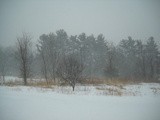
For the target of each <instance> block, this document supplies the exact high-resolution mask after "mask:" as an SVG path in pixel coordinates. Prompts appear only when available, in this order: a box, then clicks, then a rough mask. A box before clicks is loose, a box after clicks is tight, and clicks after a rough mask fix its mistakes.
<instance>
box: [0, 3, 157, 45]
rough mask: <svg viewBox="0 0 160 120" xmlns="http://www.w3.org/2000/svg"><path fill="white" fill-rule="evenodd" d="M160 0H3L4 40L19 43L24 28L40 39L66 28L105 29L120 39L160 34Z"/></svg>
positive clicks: (0, 33)
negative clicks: (41, 36)
mask: <svg viewBox="0 0 160 120" xmlns="http://www.w3.org/2000/svg"><path fill="white" fill-rule="evenodd" d="M159 11H160V1H159V0H149V1H148V0H141V1H138V0H134V1H133V0H128V1H126V0H121V1H111V0H87V1H86V0H79V1H78V0H61V1H59V0H34V1H31V0H26V1H24V0H14V1H12V0H1V1H0V44H1V45H2V46H10V45H13V44H15V41H16V37H17V36H19V35H20V34H21V33H22V32H24V31H25V32H28V33H30V34H31V35H32V37H33V39H32V42H33V43H36V41H37V39H38V38H39V36H40V35H41V34H43V33H45V34H48V33H50V32H55V31H56V30H59V29H64V30H65V31H66V32H67V33H68V35H79V34H81V33H82V32H85V33H86V34H88V35H90V34H94V35H98V34H99V33H102V34H103V35H104V36H105V38H106V39H107V40H108V41H111V42H113V43H117V42H119V41H120V40H122V39H125V38H127V37H128V36H132V38H133V39H141V40H145V39H148V38H149V37H150V36H153V37H154V38H155V41H159V38H160V34H159V33H160V12H159Z"/></svg>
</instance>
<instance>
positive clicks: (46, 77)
mask: <svg viewBox="0 0 160 120" xmlns="http://www.w3.org/2000/svg"><path fill="white" fill-rule="evenodd" d="M37 49H38V51H39V53H40V56H41V57H42V64H43V65H42V73H43V75H44V77H45V79H46V82H47V84H48V76H47V74H48V71H47V63H46V58H45V56H44V50H43V49H42V46H40V45H37Z"/></svg>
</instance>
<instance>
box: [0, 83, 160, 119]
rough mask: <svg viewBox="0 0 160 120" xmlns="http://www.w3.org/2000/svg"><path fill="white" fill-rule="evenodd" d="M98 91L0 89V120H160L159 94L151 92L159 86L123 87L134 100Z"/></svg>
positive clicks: (56, 88) (30, 88)
mask: <svg viewBox="0 0 160 120" xmlns="http://www.w3.org/2000/svg"><path fill="white" fill-rule="evenodd" d="M97 87H100V86H77V87H76V91H75V92H64V91H71V90H72V89H71V88H70V87H58V86H57V87H55V88H52V89H46V88H36V87H24V86H15V87H7V86H0V120H160V114H159V111H160V94H159V93H157V94H154V92H153V89H152V88H157V89H158V88H159V87H160V85H159V84H156V83H155V84H147V83H145V84H140V85H130V86H125V87H124V89H123V90H126V89H127V90H130V91H132V92H134V91H139V92H140V94H136V95H135V96H133V95H123V96H113V95H106V94H97V93H99V91H101V90H97V89H96V88H97ZM103 87H104V88H107V87H108V86H103ZM112 87H113V86H112ZM90 93H92V94H90Z"/></svg>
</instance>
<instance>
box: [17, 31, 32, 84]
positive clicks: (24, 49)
mask: <svg viewBox="0 0 160 120" xmlns="http://www.w3.org/2000/svg"><path fill="white" fill-rule="evenodd" d="M30 40H31V37H30V36H29V35H28V34H26V33H23V35H22V37H18V38H17V53H16V57H17V60H18V62H19V69H20V75H21V77H22V78H23V80H24V84H25V85H27V78H28V77H29V76H30V72H31V71H30V65H31V58H32V54H31V42H30Z"/></svg>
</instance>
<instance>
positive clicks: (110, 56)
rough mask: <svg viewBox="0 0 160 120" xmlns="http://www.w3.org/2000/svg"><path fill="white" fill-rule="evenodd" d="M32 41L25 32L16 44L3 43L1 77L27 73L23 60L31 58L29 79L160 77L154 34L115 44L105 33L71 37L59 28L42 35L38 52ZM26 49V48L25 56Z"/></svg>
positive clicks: (0, 63) (159, 53)
mask: <svg viewBox="0 0 160 120" xmlns="http://www.w3.org/2000/svg"><path fill="white" fill-rule="evenodd" d="M24 39H27V40H28V43H26V44H28V46H25V45H23V44H22V43H21V42H22V41H23V40H24ZM31 41H32V40H31V37H30V36H29V35H28V34H23V35H22V36H20V37H19V38H17V42H16V47H13V46H12V47H9V48H3V47H2V46H1V48H0V75H1V76H5V75H22V76H23V75H24V71H23V69H24V68H23V67H22V66H21V64H20V62H21V63H22V64H23V63H24V61H23V59H28V60H26V66H27V67H26V69H27V71H26V77H27V78H28V77H30V76H32V77H43V78H45V79H46V80H55V79H56V78H62V79H63V78H64V79H77V80H78V79H79V78H82V77H83V78H84V77H85V78H88V79H92V78H101V77H103V78H111V79H112V78H128V79H134V80H158V78H159V77H160V50H159V49H158V47H160V46H158V44H157V43H156V42H155V40H154V38H153V37H150V38H148V39H147V40H146V41H141V40H135V39H132V37H128V38H127V39H123V40H121V41H120V42H119V44H118V45H114V44H112V43H110V42H108V41H107V40H106V39H105V37H104V36H103V34H99V35H98V36H96V37H95V36H94V35H89V36H88V35H86V34H85V33H82V34H80V35H74V36H73V35H71V36H68V35H67V33H66V32H65V31H64V30H58V31H56V33H49V34H42V35H41V36H40V37H39V39H38V41H37V44H36V47H37V48H36V51H32V49H31V44H32V43H31ZM20 45H22V46H21V47H20ZM23 50H24V51H25V50H26V51H25V52H26V53H25V52H24V53H25V54H26V55H24V56H22V52H23ZM19 68H20V69H19ZM18 71H21V72H20V73H21V74H19V72H18ZM22 71H23V72H22Z"/></svg>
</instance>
